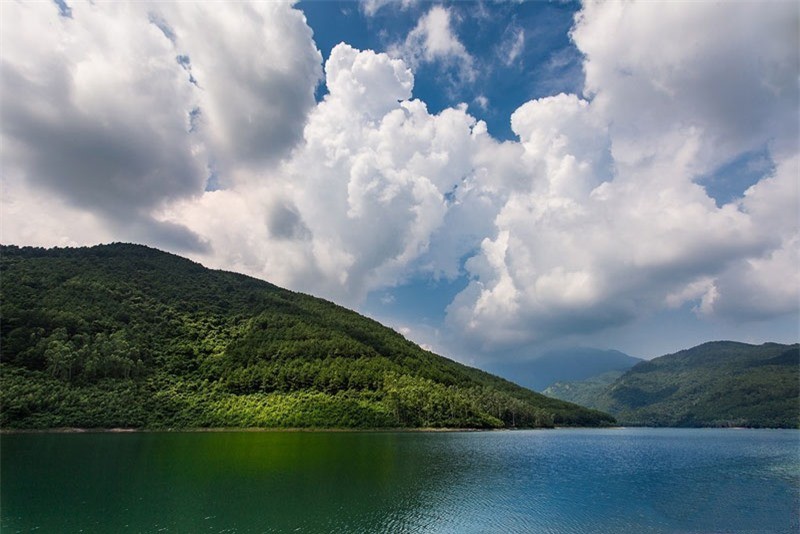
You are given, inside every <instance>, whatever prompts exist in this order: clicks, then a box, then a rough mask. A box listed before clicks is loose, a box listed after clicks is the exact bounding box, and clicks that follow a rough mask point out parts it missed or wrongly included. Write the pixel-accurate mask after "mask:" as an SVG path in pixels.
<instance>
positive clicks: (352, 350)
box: [0, 244, 614, 428]
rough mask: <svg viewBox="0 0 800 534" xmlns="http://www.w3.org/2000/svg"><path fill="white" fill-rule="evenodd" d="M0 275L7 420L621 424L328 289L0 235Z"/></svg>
mask: <svg viewBox="0 0 800 534" xmlns="http://www.w3.org/2000/svg"><path fill="white" fill-rule="evenodd" d="M0 284H1V287H2V304H1V305H0V336H1V338H0V425H2V427H4V428H54V427H95V428H96V427H136V428H166V427H169V428H187V427H354V428H373V427H480V428H495V427H549V426H554V425H582V426H592V425H609V424H613V422H614V420H613V418H612V417H611V416H609V415H607V414H604V413H601V412H599V411H595V410H590V409H586V408H583V407H580V406H577V405H574V404H571V403H568V402H564V401H560V400H555V399H551V398H548V397H545V396H543V395H540V394H537V393H534V392H532V391H529V390H527V389H524V388H522V387H520V386H517V385H515V384H512V383H510V382H508V381H506V380H503V379H501V378H498V377H495V376H492V375H490V374H488V373H485V372H482V371H480V370H477V369H473V368H470V367H467V366H464V365H461V364H459V363H456V362H454V361H451V360H448V359H446V358H443V357H440V356H437V355H435V354H433V353H431V352H428V351H425V350H423V349H421V348H420V347H419V346H417V345H415V344H414V343H412V342H410V341H408V340H406V339H405V338H404V337H403V336H402V335H400V334H399V333H397V332H395V331H394V330H391V329H389V328H386V327H384V326H382V325H381V324H379V323H377V322H376V321H373V320H370V319H368V318H366V317H363V316H361V315H359V314H357V313H355V312H353V311H350V310H347V309H345V308H342V307H340V306H337V305H335V304H332V303H330V302H327V301H325V300H322V299H318V298H314V297H311V296H308V295H304V294H300V293H295V292H291V291H287V290H284V289H281V288H279V287H276V286H274V285H272V284H269V283H267V282H264V281H261V280H257V279H254V278H250V277H247V276H244V275H240V274H235V273H230V272H223V271H214V270H210V269H206V268H204V267H203V266H201V265H199V264H196V263H193V262H191V261H189V260H187V259H184V258H181V257H178V256H174V255H171V254H167V253H164V252H161V251H158V250H155V249H152V248H148V247H144V246H140V245H130V244H112V245H102V246H96V247H91V248H56V249H41V248H30V247H25V248H19V247H15V246H3V247H2V249H0Z"/></svg>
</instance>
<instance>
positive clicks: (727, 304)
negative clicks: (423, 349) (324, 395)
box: [448, 2, 800, 350]
mask: <svg viewBox="0 0 800 534" xmlns="http://www.w3.org/2000/svg"><path fill="white" fill-rule="evenodd" d="M762 7H763V6H761V7H759V6H756V5H752V4H735V5H731V6H726V7H725V9H723V10H717V9H716V8H715V7H714V6H712V5H711V4H703V5H702V6H700V7H698V8H695V7H687V6H686V5H683V4H670V3H665V4H663V5H661V8H663V9H658V10H653V9H651V6H648V5H642V4H634V3H625V4H620V3H594V2H591V3H588V4H587V5H586V6H585V7H584V9H583V11H582V12H581V13H580V14H579V16H578V17H577V18H576V26H575V28H574V29H573V32H572V37H573V39H574V40H575V43H576V45H577V46H578V47H579V48H580V50H581V51H582V52H583V53H584V54H585V61H584V70H585V72H586V87H585V94H586V95H588V96H589V97H590V98H591V100H584V99H581V98H579V97H577V96H574V95H559V96H556V97H549V98H544V99H540V100H536V101H532V102H529V103H527V104H525V105H523V106H522V107H521V108H520V109H518V110H517V111H516V112H515V113H514V115H513V116H512V128H513V130H514V132H515V133H516V134H517V135H519V137H520V143H521V145H522V147H523V149H524V153H523V154H522V155H521V156H520V159H519V163H520V164H521V165H522V166H523V171H522V173H523V174H522V175H523V176H524V179H523V180H522V181H520V182H519V183H518V186H517V188H516V189H515V190H513V191H512V192H511V193H510V195H509V197H508V200H507V201H506V202H505V204H504V205H503V206H502V208H501V209H500V210H499V212H498V214H497V216H496V218H495V220H494V231H493V232H492V234H491V235H489V236H487V237H486V238H485V239H484V240H483V242H482V244H481V248H480V252H479V253H478V254H477V255H475V256H474V257H473V258H471V259H470V260H469V261H468V262H467V264H466V268H467V270H468V271H469V272H470V274H471V276H472V277H473V280H472V281H471V283H470V284H469V286H468V287H467V289H466V290H465V291H464V292H462V293H461V294H460V295H458V296H457V297H456V299H455V300H454V302H453V303H452V304H451V305H450V307H449V308H448V321H449V324H450V328H451V329H452V330H455V331H460V332H464V333H466V335H467V336H468V337H470V338H471V339H472V340H473V341H477V342H481V343H483V344H484V347H485V349H486V350H494V349H497V348H499V347H514V346H519V345H522V344H526V343H531V342H539V341H543V340H548V339H553V338H554V337H558V336H563V335H567V334H581V333H583V334H588V333H592V332H597V331H600V330H603V329H607V328H611V327H615V326H619V325H624V324H626V323H628V322H631V321H633V320H634V319H635V318H637V317H640V316H642V315H647V314H651V313H655V312H656V311H658V310H660V309H664V308H665V307H675V306H680V305H682V304H684V303H687V302H692V301H694V302H696V306H697V309H698V312H700V313H703V314H707V315H716V316H720V317H728V318H735V319H739V320H744V319H757V318H767V317H774V316H777V315H780V314H786V313H796V312H797V308H798V296H797V295H798V286H800V281H798V275H797V269H796V265H797V263H796V260H797V253H796V250H797V249H796V247H797V242H798V234H797V209H798V208H797V207H798V194H797V186H796V176H797V146H798V135H797V121H796V110H797V109H798V105H797V104H798V92H797V91H798V89H797V84H796V80H795V79H794V78H793V76H794V74H792V73H793V72H794V73H796V72H797V68H796V67H797V64H798V52H797V47H795V46H789V45H787V43H794V42H797V9H796V8H795V7H793V6H789V5H786V4H780V5H779V4H773V5H770V6H769V7H768V8H767V9H762ZM708 20H715V24H714V26H713V28H712V27H709V26H708ZM634 44H635V45H634ZM789 110H791V112H789ZM763 146H768V147H769V148H768V150H769V152H770V156H771V158H772V159H773V160H774V161H776V165H777V167H778V171H777V174H776V175H775V176H772V177H771V176H769V175H766V176H761V177H759V180H760V181H759V182H758V183H757V184H756V185H755V186H753V187H752V188H751V189H750V190H749V191H748V192H747V194H746V195H745V197H744V198H743V199H741V200H740V201H739V202H734V203H730V204H727V205H724V206H722V207H718V206H717V205H716V203H715V202H714V201H713V199H711V198H710V197H709V196H708V195H707V193H706V191H705V190H704V189H703V187H702V186H701V185H698V184H697V183H696V181H697V180H698V179H699V178H700V177H702V176H703V173H708V172H710V171H713V170H714V169H715V168H716V167H718V166H719V165H722V164H724V163H726V162H728V161H730V160H732V159H735V158H737V157H740V155H741V154H743V153H747V152H751V151H755V150H758V149H759V148H760V147H763ZM512 157H514V155H513V154H512ZM790 176H793V177H794V178H789V177H790Z"/></svg>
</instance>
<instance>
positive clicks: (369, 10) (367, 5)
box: [359, 0, 419, 17]
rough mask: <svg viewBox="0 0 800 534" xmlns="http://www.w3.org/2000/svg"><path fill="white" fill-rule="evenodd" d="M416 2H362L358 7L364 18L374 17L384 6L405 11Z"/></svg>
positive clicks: (367, 0)
mask: <svg viewBox="0 0 800 534" xmlns="http://www.w3.org/2000/svg"><path fill="white" fill-rule="evenodd" d="M418 2H419V0H364V1H363V2H360V3H359V6H360V7H361V11H362V12H363V13H364V14H365V15H366V16H368V17H374V16H375V15H376V14H377V13H378V11H380V10H381V9H382V8H384V7H386V6H396V7H398V8H400V9H401V10H407V9H409V8H410V7H412V6H414V5H416V4H417V3H418Z"/></svg>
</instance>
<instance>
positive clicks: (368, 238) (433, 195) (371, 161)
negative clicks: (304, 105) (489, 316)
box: [162, 44, 488, 305]
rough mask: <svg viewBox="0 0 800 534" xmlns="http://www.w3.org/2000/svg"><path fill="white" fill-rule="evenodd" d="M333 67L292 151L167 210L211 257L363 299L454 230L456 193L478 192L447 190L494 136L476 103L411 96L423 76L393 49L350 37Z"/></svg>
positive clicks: (278, 279)
mask: <svg viewBox="0 0 800 534" xmlns="http://www.w3.org/2000/svg"><path fill="white" fill-rule="evenodd" d="M325 73H326V83H327V86H328V91H329V93H328V94H327V95H326V96H325V98H324V99H323V101H322V102H320V104H319V105H318V106H317V107H316V109H315V110H313V111H312V113H311V114H310V116H309V119H308V123H307V124H306V127H305V130H304V141H303V143H302V144H301V145H300V146H298V147H297V148H296V149H295V151H294V152H293V154H292V157H291V158H289V159H287V160H285V161H284V162H283V164H282V165H281V166H280V167H279V168H276V169H274V170H273V171H271V172H269V173H265V174H264V175H263V176H262V180H261V182H260V185H258V186H256V185H255V183H248V182H242V183H241V184H240V185H238V186H235V187H232V188H230V189H229V190H227V191H214V192H207V193H205V194H204V195H203V197H202V199H201V200H200V201H199V202H198V201H194V200H188V201H185V202H179V203H174V204H173V205H172V206H171V207H170V209H168V210H165V211H164V212H163V213H162V218H163V220H165V221H172V222H176V223H177V222H184V223H186V224H187V225H188V226H189V227H190V228H192V229H193V230H194V231H196V232H197V233H198V234H199V235H201V236H203V238H204V239H207V240H208V241H209V242H210V243H211V244H212V246H213V249H214V254H213V255H212V256H210V257H208V258H207V259H206V262H207V263H212V264H215V265H218V266H223V265H227V266H234V267H235V268H236V269H238V270H242V271H244V272H248V273H251V274H254V275H258V276H262V277H264V278H267V279H270V280H272V281H274V282H275V283H279V284H283V285H286V286H289V287H292V288H297V289H303V290H304V291H312V292H314V293H316V294H320V295H325V296H328V297H330V298H334V299H336V300H337V301H339V302H345V303H350V304H351V305H354V304H357V303H358V302H360V301H361V299H363V298H364V297H365V295H366V294H367V292H369V291H371V290H374V289H378V288H383V287H390V286H392V285H395V284H397V283H399V282H401V281H402V280H403V279H404V277H406V276H408V275H409V274H410V273H411V272H412V267H411V266H412V265H414V264H415V263H416V262H419V261H423V258H425V257H426V256H427V254H428V252H429V250H430V247H431V242H432V240H435V239H437V236H438V235H439V233H440V232H444V233H446V232H448V231H449V230H444V229H442V227H443V225H444V224H445V219H446V217H447V216H448V210H449V204H448V202H452V201H454V200H453V199H454V198H455V196H459V197H461V196H464V197H467V196H468V195H467V194H466V192H465V193H464V194H463V195H462V193H461V192H459V193H458V195H455V196H451V197H450V198H451V200H450V201H448V195H451V194H452V192H453V191H454V190H455V189H457V188H458V186H459V185H460V184H463V183H464V181H465V180H468V179H469V177H470V176H471V175H472V173H473V169H472V166H471V158H470V153H472V152H473V151H475V150H476V148H475V147H476V146H477V145H478V144H480V143H481V142H485V141H486V140H487V139H488V135H487V134H486V129H485V125H484V124H483V123H479V122H477V121H476V120H475V119H474V118H472V117H471V116H469V115H468V114H467V113H466V109H465V107H461V108H458V109H448V110H445V111H443V112H442V113H440V114H439V115H431V114H430V113H428V110H427V108H426V106H425V104H424V103H422V102H420V101H417V100H408V99H409V98H410V97H411V90H412V86H413V75H412V74H411V71H410V70H409V69H408V68H407V67H406V65H405V63H404V62H403V61H401V60H398V59H392V58H390V57H389V56H388V55H386V54H376V53H375V52H372V51H369V50H367V51H358V50H356V49H354V48H352V47H350V46H348V45H345V44H340V45H338V46H336V47H334V49H333V50H332V51H331V55H330V58H329V59H328V61H327V62H326V65H325ZM472 226H474V224H473V225H472ZM287 237H289V239H287ZM468 246H469V245H468ZM444 250H445V249H444V248H442V250H439V251H437V254H443V251H444ZM464 253H465V250H464V249H463V248H462V247H461V246H458V247H449V249H448V254H452V255H451V256H449V257H448V258H446V259H445V258H439V259H437V261H436V262H434V263H435V265H436V266H437V267H436V268H439V269H441V268H442V267H440V266H442V265H445V264H447V265H448V267H447V268H448V269H451V270H452V269H457V263H458V257H459V256H460V255H463V254H464ZM453 265H455V267H453Z"/></svg>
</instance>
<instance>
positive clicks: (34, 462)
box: [0, 429, 800, 534]
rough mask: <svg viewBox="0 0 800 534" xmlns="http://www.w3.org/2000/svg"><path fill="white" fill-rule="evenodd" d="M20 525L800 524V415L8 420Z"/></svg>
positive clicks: (5, 451) (472, 527)
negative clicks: (247, 422)
mask: <svg viewBox="0 0 800 534" xmlns="http://www.w3.org/2000/svg"><path fill="white" fill-rule="evenodd" d="M0 457H1V458H2V467H1V470H0V485H1V487H0V530H2V532H3V534H6V533H12V532H29V531H31V530H34V529H36V530H37V531H38V532H58V533H62V532H63V533H67V532H102V533H110V532H191V533H195V532H229V533H235V532H237V533H238V532H242V533H244V532H334V533H336V532H387V533H389V532H391V533H395V532H408V533H413V532H448V533H449V532H452V533H470V532H502V533H506V532H508V533H513V532H545V533H572V532H575V533H577V532H609V533H612V532H613V533H618V532H636V533H646V532H731V531H741V532H747V531H757V532H797V531H798V528H799V527H800V525H799V523H798V516H799V515H798V514H800V432H799V431H795V430H727V429H726V430H719V429H708V430H706V429H604V430H589V429H575V430H571V429H570V430H567V429H564V430H531V431H505V432H503V431H500V432H430V433H427V432H405V433H404V432H197V433H188V432H187V433H180V432H176V433H169V432H164V433H159V432H142V433H76V434H51V433H46V434H4V435H2V437H0Z"/></svg>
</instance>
